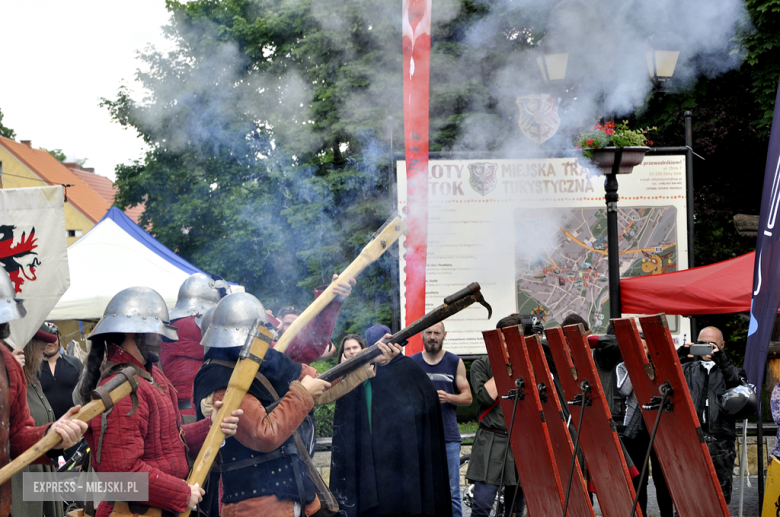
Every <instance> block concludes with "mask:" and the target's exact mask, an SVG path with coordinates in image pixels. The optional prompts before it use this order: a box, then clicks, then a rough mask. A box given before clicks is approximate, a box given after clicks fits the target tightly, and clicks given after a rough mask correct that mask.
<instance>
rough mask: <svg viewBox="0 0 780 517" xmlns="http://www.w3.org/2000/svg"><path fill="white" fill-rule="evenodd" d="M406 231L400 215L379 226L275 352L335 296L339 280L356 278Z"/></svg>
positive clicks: (297, 322)
mask: <svg viewBox="0 0 780 517" xmlns="http://www.w3.org/2000/svg"><path fill="white" fill-rule="evenodd" d="M405 231H406V224H405V223H404V222H403V221H402V220H401V218H400V217H395V218H393V219H392V220H390V221H388V222H386V223H385V224H384V225H383V226H382V228H380V230H379V232H378V234H377V236H376V237H374V238H373V239H372V240H371V242H369V243H368V244H367V245H366V247H365V248H363V250H362V251H361V252H360V255H358V257H357V258H356V259H355V260H353V261H352V263H351V264H350V265H349V266H347V268H346V269H345V270H344V271H342V272H341V274H340V275H339V278H338V279H337V280H335V281H333V282H331V283H330V285H329V286H328V287H327V289H325V292H324V293H322V294H321V295H319V297H317V299H316V300H314V301H313V302H312V304H311V305H309V306H308V307H306V310H305V311H303V312H302V313H301V315H300V316H298V318H297V319H296V320H295V321H294V322H293V324H292V325H290V327H289V328H288V329H287V330H286V331H285V332H284V334H282V337H281V338H279V341H277V343H276V345H274V350H276V351H277V352H284V351H285V350H287V347H288V346H289V345H290V343H291V342H292V340H293V338H295V336H296V335H298V333H299V332H300V331H301V330H302V329H303V327H305V326H306V325H307V324H308V323H309V322H310V321H311V320H313V319H314V317H315V316H317V314H319V313H320V312H322V310H323V309H325V307H326V306H327V305H328V304H329V303H330V302H332V301H333V299H334V298H336V294H335V293H334V292H333V288H334V287H335V286H336V285H337V284H338V283H339V282H346V281H349V280H350V279H352V278H356V277H357V276H358V275H359V274H360V273H362V272H363V270H364V269H366V268H367V267H368V266H370V265H371V264H372V263H374V262H375V261H376V260H377V259H378V258H379V257H381V256H382V254H383V253H384V252H385V251H386V250H387V249H389V248H390V246H392V245H393V243H395V241H397V240H398V239H399V238H400V237H401V235H402V234H403V233H404V232H405Z"/></svg>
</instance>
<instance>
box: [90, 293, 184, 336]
mask: <svg viewBox="0 0 780 517" xmlns="http://www.w3.org/2000/svg"><path fill="white" fill-rule="evenodd" d="M112 333H136V334H162V335H163V336H165V337H166V338H168V339H170V340H173V341H176V340H178V339H179V336H178V334H177V333H176V327H174V326H173V325H171V320H170V318H169V317H168V306H167V305H165V300H163V297H162V296H160V294H159V293H158V292H157V291H155V290H154V289H150V288H148V287H129V288H127V289H124V290H122V291H119V292H118V293H117V294H116V295H114V297H113V298H111V301H110V302H108V306H106V310H105V312H104V313H103V317H102V318H101V319H100V321H99V322H98V324H97V325H96V326H95V329H94V330H93V331H92V334H90V335H89V338H90V339H92V338H93V337H95V336H99V335H101V334H112Z"/></svg>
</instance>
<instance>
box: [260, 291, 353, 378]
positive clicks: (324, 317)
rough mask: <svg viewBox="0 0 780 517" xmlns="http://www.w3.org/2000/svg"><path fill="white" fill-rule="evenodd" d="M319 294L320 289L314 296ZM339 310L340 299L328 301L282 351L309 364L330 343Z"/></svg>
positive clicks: (294, 359) (298, 360) (299, 361)
mask: <svg viewBox="0 0 780 517" xmlns="http://www.w3.org/2000/svg"><path fill="white" fill-rule="evenodd" d="M320 294H322V291H317V292H315V293H314V297H315V298H317V297H318V296H319V295H320ZM340 310H341V302H340V301H338V300H333V301H332V302H330V303H329V304H328V305H327V306H326V307H325V309H323V311H322V312H321V313H319V314H318V315H317V316H316V317H315V318H314V319H313V320H311V321H310V322H309V324H308V325H306V326H305V327H303V329H302V330H301V331H300V332H299V333H298V335H297V336H295V338H294V339H293V340H292V342H291V343H290V346H288V347H287V350H285V352H284V353H285V354H286V355H287V356H288V357H289V358H290V359H292V360H293V361H295V362H296V363H303V364H309V363H311V362H314V361H316V360H317V358H318V357H319V356H321V355H322V354H323V353H324V352H325V348H326V347H327V346H328V343H330V337H331V336H332V335H333V329H334V328H335V327H336V319H337V318H338V316H339V311H340ZM271 346H273V345H271Z"/></svg>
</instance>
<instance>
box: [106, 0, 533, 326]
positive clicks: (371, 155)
mask: <svg viewBox="0 0 780 517" xmlns="http://www.w3.org/2000/svg"><path fill="white" fill-rule="evenodd" d="M167 5H168V8H169V10H170V11H171V13H172V15H173V16H172V23H171V25H170V27H169V28H168V30H169V36H170V37H171V38H172V39H173V40H174V41H175V42H176V47H175V49H174V50H173V51H171V52H169V53H165V54H164V53H160V52H156V51H151V52H147V53H146V54H144V55H143V59H144V60H145V61H146V64H147V65H148V70H147V71H145V72H142V73H141V72H139V74H138V80H139V81H140V83H141V84H142V85H143V86H144V87H145V88H146V89H147V90H148V91H150V92H152V93H151V95H150V96H149V97H148V98H146V99H143V100H142V101H136V100H134V99H132V98H131V97H130V95H129V94H128V92H127V91H126V90H120V91H119V93H118V95H117V97H116V98H115V99H110V100H108V99H106V100H104V106H105V107H107V108H108V109H109V110H110V112H111V114H112V116H113V117H114V119H115V120H117V121H119V122H120V123H122V124H124V125H125V126H128V127H132V128H135V129H136V130H137V131H138V132H139V134H140V135H141V136H142V137H143V139H144V140H145V141H146V143H147V144H149V146H150V151H149V152H148V154H147V155H146V157H145V158H144V159H143V160H140V161H137V162H135V163H131V164H125V165H122V166H120V167H118V168H117V171H116V173H117V181H116V183H117V186H118V187H119V194H118V196H117V199H116V204H117V205H118V206H120V207H128V206H133V205H137V204H140V203H144V205H145V207H146V208H145V212H144V214H143V216H142V224H144V225H151V227H152V229H153V232H154V234H155V236H156V237H157V238H158V239H160V241H161V242H163V243H164V244H166V245H167V246H169V247H170V248H172V249H174V250H176V252H177V253H179V254H181V255H182V256H184V257H185V258H187V259H188V260H190V261H192V262H193V263H195V264H196V265H198V266H199V267H201V268H203V269H205V270H207V271H211V272H215V273H219V274H222V275H224V276H225V277H226V278H228V279H230V280H234V281H238V282H240V283H242V284H244V285H245V286H246V287H247V289H248V290H249V291H250V292H252V293H254V294H256V295H257V296H258V297H259V298H260V299H261V300H262V301H263V302H264V303H266V304H267V305H268V306H269V307H270V308H277V307H279V306H281V305H286V304H289V303H294V304H301V305H305V304H306V303H307V302H308V301H310V300H311V293H312V289H313V288H314V287H315V286H317V285H320V284H326V283H328V282H329V280H330V275H331V273H333V272H338V271H339V270H341V269H342V268H343V267H344V266H346V265H347V264H348V263H349V262H350V261H351V260H352V259H353V258H354V257H355V256H356V255H357V253H358V252H359V251H360V249H361V248H362V246H363V245H364V244H366V243H367V241H368V240H369V239H370V237H371V233H372V232H373V231H374V230H376V229H377V228H378V227H379V226H380V225H381V223H382V222H383V221H384V220H385V219H386V218H387V217H388V216H389V215H390V213H391V212H392V210H393V208H392V207H393V206H394V202H393V201H392V200H391V199H390V190H389V189H388V184H389V181H388V172H389V171H388V154H389V149H388V147H387V144H386V142H387V139H388V136H389V134H388V116H391V117H392V121H393V122H392V124H390V128H391V130H392V131H394V133H395V135H396V138H398V136H397V135H398V134H399V129H400V128H401V121H402V119H403V114H402V106H401V99H402V93H401V91H402V77H401V43H400V42H401V34H400V24H399V23H398V17H399V14H398V12H397V10H398V7H399V6H398V5H395V4H388V3H387V2H383V1H380V0H348V1H346V2H337V3H333V2H326V1H324V0H306V1H296V2H288V1H282V2H279V1H275V0H274V1H271V0H261V1H247V0H220V1H215V0H200V1H193V2H188V3H180V2H175V1H169V2H168V4H167ZM486 10H487V6H486V5H485V4H484V3H482V2H474V1H471V0H467V1H465V2H463V3H462V5H459V6H458V9H455V10H453V12H452V13H448V12H447V11H446V10H443V11H440V12H441V13H442V17H441V18H440V19H436V20H434V27H435V33H434V41H435V42H436V43H435V45H434V49H433V53H432V54H433V57H432V59H433V61H434V63H433V65H432V69H433V70H435V71H437V72H435V74H434V78H433V79H432V89H433V90H434V91H433V92H432V101H431V113H432V120H431V127H432V128H433V129H432V138H431V140H432V144H431V148H432V149H445V148H448V147H449V146H451V145H452V143H453V142H454V141H455V140H457V139H458V138H459V124H460V122H461V120H462V119H463V118H464V117H472V118H473V117H475V116H479V117H482V118H489V119H492V120H493V122H494V123H495V124H496V125H497V126H501V125H502V124H503V125H504V126H506V127H509V125H511V122H508V121H502V120H501V119H500V117H499V116H498V112H497V110H496V109H495V106H494V105H493V104H494V101H492V100H491V98H490V94H489V92H488V91H487V89H486V88H485V87H484V86H483V85H482V83H483V79H484V76H481V75H480V74H488V73H490V69H491V67H492V66H493V65H492V64H491V62H494V61H496V60H500V59H506V55H507V50H509V49H511V48H513V47H521V46H523V45H525V44H526V43H524V42H525V41H526V40H525V39H523V38H517V37H510V36H511V35H512V34H515V33H516V32H517V29H515V28H513V25H512V18H511V17H507V18H506V19H505V20H506V21H505V26H504V27H502V28H501V30H502V31H503V32H498V33H496V35H495V37H494V38H493V40H494V43H495V44H494V45H492V47H491V48H489V49H488V50H482V49H479V50H478V49H476V48H475V47H473V46H469V45H467V44H464V43H462V40H463V34H462V33H463V31H464V30H465V27H468V26H469V25H471V24H473V23H475V22H476V21H478V20H479V19H480V16H482V14H483V13H484V12H485V11H486ZM514 18H515V21H517V19H519V18H520V14H519V10H518V11H517V12H516V13H515V16H514ZM517 23H518V24H519V25H522V24H520V22H517ZM515 35H516V34H515ZM388 49H392V50H391V51H388ZM477 50H478V51H477ZM456 64H457V65H458V67H459V69H462V68H464V67H467V66H468V67H470V69H469V72H470V74H466V75H463V76H462V77H457V78H456V77H454V76H452V75H448V74H451V73H452V71H453V70H452V68H453V66H454V65H456ZM450 65H453V66H450ZM436 74H439V75H438V76H437V75H436ZM475 99H476V100H479V99H482V100H481V101H479V102H476V103H475ZM475 104H476V105H479V106H481V108H480V109H478V110H477V112H475V111H474V108H473V106H474V105H475ZM468 109H471V111H469V112H468V113H467V110H468ZM394 260H397V258H396V259H394V258H393V257H391V256H385V257H383V258H382V259H381V260H380V261H379V263H378V264H377V265H375V266H373V267H372V268H370V270H369V271H367V272H366V273H365V274H363V275H362V276H361V278H360V279H359V286H358V288H357V289H356V295H355V296H353V298H352V299H351V300H350V301H348V302H347V306H346V307H345V309H344V311H342V314H343V315H344V316H345V317H344V318H341V319H340V321H344V322H346V323H345V326H346V327H348V329H349V330H351V331H358V332H362V330H363V329H365V328H366V327H367V326H369V325H371V324H372V323H375V322H378V321H379V322H383V323H389V322H390V321H389V320H390V313H391V308H390V305H389V301H390V291H391V285H390V275H389V274H388V272H389V268H390V267H391V263H393V262H394ZM358 307H359V308H360V309H359V310H358Z"/></svg>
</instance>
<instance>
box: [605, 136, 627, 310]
mask: <svg viewBox="0 0 780 517" xmlns="http://www.w3.org/2000/svg"><path fill="white" fill-rule="evenodd" d="M622 161H623V149H618V150H617V151H615V162H614V163H613V165H612V171H611V172H610V173H609V174H605V179H604V192H605V194H604V199H605V200H606V202H607V266H608V269H609V317H610V319H612V318H620V317H621V315H622V313H623V311H622V308H621V305H620V242H619V241H618V239H619V237H618V224H617V210H618V208H617V202H618V180H617V175H618V170H619V168H620V164H621V163H622Z"/></svg>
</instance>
